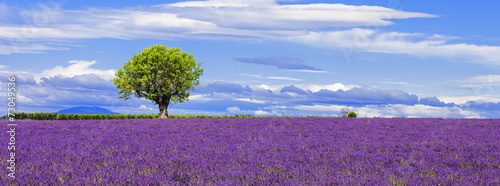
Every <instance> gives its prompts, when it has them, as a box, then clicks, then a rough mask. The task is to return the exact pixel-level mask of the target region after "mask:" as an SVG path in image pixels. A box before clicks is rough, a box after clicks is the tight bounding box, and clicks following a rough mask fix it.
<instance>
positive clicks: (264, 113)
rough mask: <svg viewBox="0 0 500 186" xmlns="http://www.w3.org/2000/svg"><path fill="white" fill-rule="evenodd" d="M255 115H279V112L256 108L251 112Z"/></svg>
mask: <svg viewBox="0 0 500 186" xmlns="http://www.w3.org/2000/svg"><path fill="white" fill-rule="evenodd" d="M253 113H254V114H255V115H257V116H281V114H280V113H278V112H276V111H274V110H273V111H271V112H268V111H264V110H256V111H254V112H253Z"/></svg>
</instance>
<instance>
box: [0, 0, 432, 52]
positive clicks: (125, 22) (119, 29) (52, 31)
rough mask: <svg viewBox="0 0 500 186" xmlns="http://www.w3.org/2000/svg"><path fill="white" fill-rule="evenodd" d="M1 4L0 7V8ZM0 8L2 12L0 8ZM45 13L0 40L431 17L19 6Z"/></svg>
mask: <svg viewBox="0 0 500 186" xmlns="http://www.w3.org/2000/svg"><path fill="white" fill-rule="evenodd" d="M2 7H3V9H5V7H4V6H0V9H2ZM0 12H3V11H0ZM38 15H46V16H48V17H47V18H46V19H44V20H43V21H41V23H38V21H35V22H34V25H33V26H26V25H16V24H8V25H2V26H0V39H4V40H15V41H19V40H20V41H30V42H31V41H40V40H43V41H47V40H50V41H60V40H61V39H89V38H117V39H134V38H144V39H175V38H210V39H213V38H214V37H219V38H220V37H222V38H243V39H245V38H250V39H256V38H257V39H278V40H281V39H282V38H283V37H287V36H300V35H304V34H307V30H310V29H317V28H331V27H356V26H386V25H390V24H392V22H391V21H389V20H391V19H408V18H417V17H435V16H434V15H430V14H425V13H415V12H404V11H399V10H395V9H390V8H384V7H378V6H353V5H343V4H296V5H279V4H277V3H276V2H275V1H272V0H261V1H239V0H236V1H234V0H209V1H186V2H179V3H173V4H164V5H157V6H149V7H135V8H124V9H110V8H105V9H104V8H91V9H86V10H63V9H60V8H58V9H57V10H53V11H50V12H49V14H47V12H46V10H44V9H43V8H42V9H34V10H22V11H21V13H20V14H19V15H18V16H21V17H24V18H25V19H27V20H30V19H33V17H37V16H38ZM0 48H1V49H2V50H0V51H2V52H1V53H0V54H11V53H26V52H38V51H43V50H60V49H64V48H59V47H52V46H45V45H39V44H38V45H35V44H27V45H26V46H22V47H19V48H20V50H5V49H10V48H12V47H9V45H5V46H3V47H0Z"/></svg>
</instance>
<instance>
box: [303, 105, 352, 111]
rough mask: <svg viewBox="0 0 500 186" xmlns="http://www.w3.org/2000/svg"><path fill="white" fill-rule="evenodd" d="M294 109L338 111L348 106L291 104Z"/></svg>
mask: <svg viewBox="0 0 500 186" xmlns="http://www.w3.org/2000/svg"><path fill="white" fill-rule="evenodd" d="M293 108H294V109H297V110H305V111H317V112H340V109H342V108H349V109H352V107H346V106H342V105H297V106H293Z"/></svg>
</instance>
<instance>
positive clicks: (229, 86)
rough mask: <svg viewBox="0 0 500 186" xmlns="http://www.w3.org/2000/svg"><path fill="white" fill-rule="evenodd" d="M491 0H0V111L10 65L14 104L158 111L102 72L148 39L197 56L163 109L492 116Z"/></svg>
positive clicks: (26, 108) (495, 112)
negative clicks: (191, 75)
mask: <svg viewBox="0 0 500 186" xmlns="http://www.w3.org/2000/svg"><path fill="white" fill-rule="evenodd" d="M498 5H499V3H498V2H496V1H481V2H470V1H450V0H445V1H439V2H436V1H429V0H421V1H415V0H372V1H357V0H349V1H323V0H305V1H300V0H284V1H276V0H254V1H244V0H207V1H168V2H165V1H155V0H147V1H130V0H124V1H120V3H119V4H117V3H116V1H110V0H103V1H95V2H94V1H90V2H82V1H71V0H47V1H46V0H42V1H40V0H36V1H21V2H17V1H16V2H13V1H0V105H4V107H5V109H0V111H1V112H0V114H1V115H4V114H6V113H7V107H8V106H7V102H8V100H7V81H8V77H10V76H15V77H16V93H17V94H18V95H17V96H18V97H17V99H16V104H17V107H16V109H17V111H18V112H57V111H59V110H62V109H66V108H72V107H80V106H89V107H90V106H97V107H102V108H106V109H108V110H110V111H113V112H117V113H122V114H150V113H158V112H159V109H158V106H157V105H155V104H154V103H153V102H152V101H150V100H146V99H144V98H133V99H131V100H127V101H124V100H123V99H120V98H119V94H118V89H117V88H116V87H115V85H113V78H114V77H115V73H116V71H117V70H118V69H120V68H122V66H123V64H124V63H125V62H127V61H128V60H130V59H131V57H132V56H133V55H134V54H137V53H139V52H141V51H142V50H143V49H145V48H148V47H149V46H152V45H165V46H167V48H171V47H175V48H180V49H181V51H185V52H188V53H190V54H193V55H194V58H195V59H196V60H197V62H202V65H201V67H202V68H203V69H204V75H203V76H202V77H201V78H200V81H201V83H200V85H198V86H196V87H195V89H194V90H192V91H191V96H190V97H189V101H187V102H184V103H172V104H171V105H170V106H169V114H210V115H235V114H250V115H273V116H308V115H317V116H338V115H340V110H341V109H342V108H347V109H348V110H351V111H355V112H357V113H358V116H362V117H374V116H375V117H401V116H403V117H440V118H441V117H443V118H500V73H499V72H500V35H499V34H498V33H500V32H499V31H500V24H496V22H497V19H498V18H499V17H500V13H499V12H498V11H497V10H496V7H498Z"/></svg>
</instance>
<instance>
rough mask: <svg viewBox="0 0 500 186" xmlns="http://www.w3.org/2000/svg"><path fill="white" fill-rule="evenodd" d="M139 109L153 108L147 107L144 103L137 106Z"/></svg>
mask: <svg viewBox="0 0 500 186" xmlns="http://www.w3.org/2000/svg"><path fill="white" fill-rule="evenodd" d="M139 109H142V110H153V108H150V107H147V106H146V105H141V106H139Z"/></svg>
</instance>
